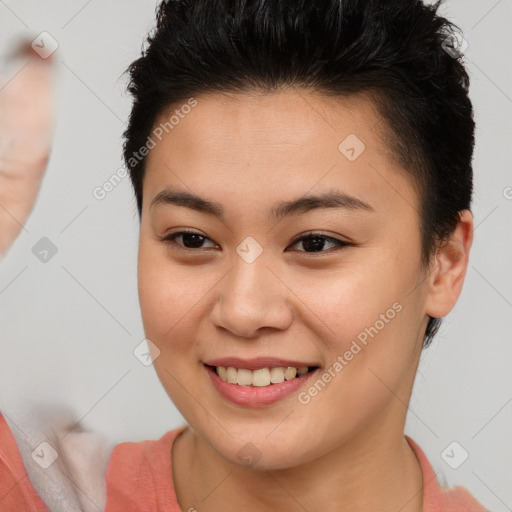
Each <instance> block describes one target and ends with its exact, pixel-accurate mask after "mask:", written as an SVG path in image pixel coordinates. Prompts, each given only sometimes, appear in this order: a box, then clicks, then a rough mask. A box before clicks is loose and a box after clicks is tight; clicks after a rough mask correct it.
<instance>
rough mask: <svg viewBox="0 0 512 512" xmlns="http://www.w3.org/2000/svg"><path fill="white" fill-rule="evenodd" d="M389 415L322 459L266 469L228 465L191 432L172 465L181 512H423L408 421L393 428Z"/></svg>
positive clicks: (180, 443) (180, 444) (176, 449)
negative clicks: (281, 511)
mask: <svg viewBox="0 0 512 512" xmlns="http://www.w3.org/2000/svg"><path fill="white" fill-rule="evenodd" d="M394 414H396V411H395V412H394ZM387 416H388V417H387V418H383V419H382V420H383V421H384V426H383V424H382V423H381V422H375V423H373V424H372V425H371V426H370V427H368V428H366V429H362V430H360V431H359V432H358V433H357V434H356V435H354V436H352V437H351V438H350V439H347V440H346V441H345V442H344V443H342V444H341V445H340V446H338V447H337V448H336V449H335V450H333V451H331V452H329V453H328V454H327V455H325V456H322V457H319V458H317V459H315V460H314V461H311V462H308V463H307V464H303V465H300V466H295V467H291V468H285V469H278V470H268V471H266V470H259V471H258V470H254V469H248V468H244V467H241V466H238V465H236V464H233V463H231V462H230V461H227V460H226V459H224V458H223V457H221V456H220V455H219V454H218V453H217V452H215V451H214V450H213V449H212V448H211V447H210V446H209V445H207V444H206V443H205V442H204V441H203V440H202V439H201V438H200V437H199V436H197V434H196V433H195V432H194V431H192V430H191V429H190V428H189V429H187V431H185V432H184V433H183V434H182V435H181V436H179V438H178V439H177V440H176V441H177V443H176V446H175V447H174V448H173V461H174V462H175V464H173V467H174V468H179V469H178V472H177V473H176V472H174V485H175V489H176V495H177V497H178V501H179V503H180V505H181V508H182V510H190V509H192V510H193V509H194V508H195V509H197V510H200V511H205V512H206V511H221V510H222V511H224V512H231V511H235V510H236V511H238V510H240V509H242V507H243V510H245V511H246V512H252V511H258V512H262V511H273V510H276V509H277V510H279V509H284V510H289V509H290V508H291V507H296V508H297V510H300V509H301V508H302V509H303V510H322V511H325V512H331V511H333V512H334V511H336V512H340V510H342V511H343V512H349V511H350V512H363V511H364V512H367V511H368V510H400V511H401V512H421V511H422V503H423V491H422V488H423V477H422V473H421V468H420V466H419V462H418V460H417V459H416V456H415V454H414V452H413V450H412V448H411V447H410V446H409V444H408V443H407V441H406V439H405V437H404V436H403V426H404V424H403V423H404V421H405V417H404V418H403V421H402V422H400V423H401V424H400V425H396V421H395V422H394V423H395V425H394V427H395V428H393V429H390V428H388V427H390V425H389V423H390V420H391V419H392V418H393V417H394V418H395V420H396V415H394V416H393V415H392V414H388V415H387ZM386 419H387V420H388V421H386ZM375 425H378V427H376V426H375ZM397 427H400V428H397ZM188 475H194V479H193V480H191V479H190V478H189V477H188V478H187V476H188ZM262 489H264V490H265V492H264V493H263V492H262ZM340 506H341V507H342V508H340Z"/></svg>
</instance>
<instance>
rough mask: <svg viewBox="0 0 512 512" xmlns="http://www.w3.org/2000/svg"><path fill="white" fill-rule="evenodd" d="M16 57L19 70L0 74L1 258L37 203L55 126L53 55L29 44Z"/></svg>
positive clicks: (21, 48) (23, 46)
mask: <svg viewBox="0 0 512 512" xmlns="http://www.w3.org/2000/svg"><path fill="white" fill-rule="evenodd" d="M16 56H18V57H21V58H22V59H23V62H20V63H18V65H17V66H16V70H18V69H20V71H19V72H18V73H17V74H14V73H15V72H11V73H9V74H8V75H5V74H4V76H1V77H0V258H1V257H2V256H3V255H4V254H5V253H6V252H7V250H8V248H9V247H10V246H11V245H12V243H13V242H14V240H15V239H16V237H17V236H18V235H19V233H20V232H21V230H22V229H23V226H24V225H25V222H26V221H27V219H28V216H29V214H30V212H31V211H32V208H33V206H34V204H35V201H36V198H37V194H38V192H39V189H40V186H41V181H42V178H43V176H44V172H45V170H46V166H47V164H48V160H49V156H50V149H51V141H52V135H53V129H54V105H53V90H54V76H53V75H54V67H55V64H54V62H55V61H54V59H52V58H49V59H47V60H43V59H41V58H39V57H38V56H37V54H35V53H34V52H33V51H32V50H31V48H30V44H27V45H22V46H20V47H19V49H18V50H17V51H16ZM23 64H24V67H22V66H23Z"/></svg>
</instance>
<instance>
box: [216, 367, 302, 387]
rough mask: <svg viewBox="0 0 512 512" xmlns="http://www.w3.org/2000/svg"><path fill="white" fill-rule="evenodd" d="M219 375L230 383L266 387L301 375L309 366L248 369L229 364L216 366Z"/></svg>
mask: <svg viewBox="0 0 512 512" xmlns="http://www.w3.org/2000/svg"><path fill="white" fill-rule="evenodd" d="M216 372H217V375H218V376H219V377H220V378H221V379H222V380H223V381H224V382H229V383H230V384H238V385H239V386H256V387H265V386H269V385H270V384H280V383H281V382H284V381H285V380H292V379H294V378H295V377H300V376H301V375H304V374H305V373H307V372H308V367H307V366H301V367H299V368H295V367H293V366H288V367H287V368H284V367H275V368H260V369H258V370H254V371H253V370H246V369H245V368H240V369H237V368H233V367H232V366H229V367H227V368H225V367H224V366H217V367H216Z"/></svg>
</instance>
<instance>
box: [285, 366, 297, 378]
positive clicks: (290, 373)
mask: <svg viewBox="0 0 512 512" xmlns="http://www.w3.org/2000/svg"><path fill="white" fill-rule="evenodd" d="M296 376H297V368H294V367H293V366H288V368H286V370H285V371H284V378H285V379H286V380H292V379H294V378H295V377H296Z"/></svg>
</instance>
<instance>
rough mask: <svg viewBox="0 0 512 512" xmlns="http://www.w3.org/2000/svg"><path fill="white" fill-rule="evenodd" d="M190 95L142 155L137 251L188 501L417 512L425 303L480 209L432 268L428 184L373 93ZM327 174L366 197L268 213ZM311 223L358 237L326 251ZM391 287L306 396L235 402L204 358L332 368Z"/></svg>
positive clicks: (446, 283)
mask: <svg viewBox="0 0 512 512" xmlns="http://www.w3.org/2000/svg"><path fill="white" fill-rule="evenodd" d="M196 99H197V101H198V105H197V106H196V107H195V108H194V109H192V111H191V112H190V113H189V114H188V115H187V116H185V118H184V119H181V120H180V122H179V124H177V125H175V126H174V128H173V129H172V130H170V131H169V132H168V133H164V134H163V137H162V140H161V141H159V142H158V144H157V145H156V147H154V148H153V149H152V150H151V151H150V154H149V156H148V159H147V170H146V175H145V177H144V183H143V210H142V217H141V226H140V243H139V265H138V279H139V297H140V305H141V311H142V317H143V322H144V328H145V332H146V336H147V337H148V338H149V339H150V340H151V341H152V342H153V343H154V344H155V345H156V347H158V349H159V351H160V353H159V354H156V353H155V356H156V355H158V357H156V359H155V361H154V366H155V369H156V371H157V374H158V377H159V378H160V380H161V382H162V384H163V386H164V388H165V390H166V392H167V393H168V395H169V397H170V398H171V399H172V401H173V402H174V404H175V405H176V406H177V408H178V409H179V411H180V412H181V414H182V415H183V417H184V418H185V419H186V421H187V423H188V425H189V428H187V430H185V432H184V433H183V434H182V435H180V436H179V437H178V438H177V440H176V442H175V444H174V447H173V454H172V457H173V477H174V485H175V488H176V493H177V497H178V500H179V503H180V506H181V508H182V510H189V509H190V508H192V507H195V508H196V509H197V510H199V511H200V512H203V511H219V510H223V511H231V510H233V511H234V510H240V509H242V510H249V511H252V510H254V511H256V510H257V511H260V512H261V511H266V510H268V511H270V510H276V509H283V510H304V509H305V510H324V511H331V510H332V511H334V510H336V511H339V510H341V508H340V505H341V504H343V508H342V510H344V511H354V512H356V511H357V512H359V511H368V510H377V509H378V510H383V511H390V512H391V511H397V510H401V511H402V512H418V511H421V510H422V500H423V491H422V486H423V483H422V474H421V469H420V467H419V464H418V461H417V459H416V457H415V456H414V453H413V452H412V450H411V448H410V447H409V445H408V443H407V442H406V440H405V438H404V434H403V432H404V424H405V418H406V413H407V405H408V403H409V399H410V395H411V391H412V387H413V383H414V378H415V374H416V369H417V366H418V362H419V357H420V354H421V348H422V342H423V334H424V332H425V328H426V326H427V321H428V315H431V316H434V317H442V316H445V315H446V314H448V313H449V312H450V311H451V309H452V308H453V307H454V305H455V303H456V301H457V299H458V297H459V295H460V292H461V289H462V285H463V281H464V277H465V273H466V269H467V264H468V257H469V250H470V247H471V243H472V238H473V217H472V215H471V213H470V212H469V211H464V212H463V213H462V215H461V219H460V222H459V224H458V225H457V228H456V230H455V232H454V233H453V236H452V239H451V240H450V241H449V242H448V243H447V244H445V245H444V246H443V247H442V248H441V249H440V250H439V251H438V252H437V254H436V255H435V257H434V258H433V259H432V262H431V265H430V267H429V268H428V269H426V268H423V267H422V266H421V263H420V256H421V255H420V231H419V229H420V218H419V213H418V211H419V198H418V196H417V193H416V189H415V187H414V185H413V183H412V182H411V180H410V179H409V178H408V176H407V174H406V173H405V172H404V170H403V169H401V168H400V166H399V165H398V163H397V162H396V161H395V159H394V158H393V155H392V154H391V152H390V151H389V150H388V149H387V146H386V142H385V138H384V136H385V134H386V127H385V126H384V124H383V121H382V120H381V119H380V118H379V115H378V113H377V112H376V111H375V109H374V106H373V103H372V102H371V99H370V98H368V97H365V96H362V95H360V96H352V97H349V98H343V99H341V98H338V99H334V98H326V97H322V96H320V95H319V94H317V93H314V92H312V91H305V90H287V91H280V92H278V93H275V94H267V95H263V94H256V93H238V94H213V93H212V94H205V95H200V96H198V97H197V98H196ZM178 107H179V106H178ZM174 108H176V106H173V109H170V111H172V110H174ZM168 116H169V114H168V113H167V112H163V113H162V115H161V117H160V118H159V119H157V121H156V123H155V126H157V125H158V124H159V123H160V122H165V120H167V119H168ZM349 134H356V135H357V137H358V138H359V139H360V140H362V141H363V142H364V144H365V145H366V150H365V151H364V152H363V153H362V154H361V155H360V156H359V157H358V158H357V159H356V160H355V161H353V162H351V161H349V160H348V159H347V158H346V157H345V156H344V155H343V154H342V153H341V152H340V151H339V150H338V145H339V144H340V142H341V141H343V140H344V139H345V138H346V137H347V136H348V135H349ZM166 187H171V188H173V189H177V190H180V191H187V192H193V193H194V194H196V195H199V196H201V197H203V198H205V199H208V200H211V201H215V202H218V203H220V204H222V205H223V207H224V209H225V218H224V219H222V220H220V219H217V218H214V217H212V216H208V215H206V214H204V213H199V212H197V211H193V210H192V209H189V208H186V207H183V206H176V205H170V204H160V205H157V206H153V207H151V202H152V201H153V199H154V198H155V197H156V196H157V194H158V193H160V192H161V191H162V190H163V189H165V188H166ZM331 189H337V190H339V191H343V192H346V193H348V194H350V195H352V196H355V197H357V198H359V199H362V200H364V201H366V202H367V203H369V204H370V205H371V206H372V207H373V210H374V211H373V212H366V211H350V210H344V209H320V210H314V211H311V212H308V213H305V214H303V215H297V216H294V217H290V218H285V219H283V220H281V221H279V222H277V223H276V222H275V221H269V220H268V219H267V218H266V212H267V210H268V209H269V208H271V207H272V206H274V205H275V204H276V203H278V202H280V201H284V200H292V199H296V198H299V197H301V196H303V195H305V194H306V193H321V192H324V191H328V190H331ZM184 229H188V230H192V231H195V232H196V233H199V234H201V235H203V236H204V237H206V238H205V239H204V242H203V246H202V247H203V248H199V249H189V250H188V251H187V250H186V249H184V248H183V242H184V240H183V238H181V237H179V238H177V239H176V240H175V241H174V243H168V242H165V241H162V238H164V237H166V236H168V235H170V234H172V233H176V232H179V231H183V230H184ZM313 230H314V231H315V232H316V231H321V232H322V233H323V234H324V235H325V236H330V237H332V238H335V239H337V240H340V241H351V242H352V243H353V244H354V245H352V246H346V247H341V248H338V249H332V250H331V248H333V247H334V248H335V247H337V245H335V244H332V243H330V242H329V241H327V240H326V241H325V245H324V250H323V252H320V253H319V252H311V249H310V248H308V247H305V245H304V244H303V242H301V241H298V242H295V240H296V239H297V237H298V236H299V235H305V234H307V233H308V232H309V231H313ZM248 236H251V237H253V238H254V239H255V240H256V241H257V242H258V243H259V245H260V246H261V247H262V249H263V253H262V254H261V255H260V256H259V257H258V258H257V259H256V260H255V261H254V262H252V263H247V262H246V261H245V260H244V259H242V258H241V257H240V256H239V255H238V253H237V252H236V248H237V246H238V245H239V244H240V243H241V242H242V241H243V240H244V239H245V238H246V237H248ZM180 244H181V245H180ZM194 251H195V252H194ZM307 251H309V252H307ZM394 303H399V304H400V305H401V306H402V309H401V311H400V312H399V313H397V314H396V315H395V317H394V318H393V319H392V320H391V321H389V322H388V323H386V324H385V327H384V328H382V329H381V330H380V331H379V332H378V334H377V335H376V336H375V337H374V338H369V341H368V344H367V346H366V347H364V348H363V350H361V351H360V352H359V353H358V354H357V355H356V356H354V358H353V359H352V360H351V361H350V363H349V364H348V365H347V366H346V367H344V369H343V371H341V372H339V373H338V374H337V375H336V377H335V378H333V379H332V381H331V382H330V383H329V385H328V386H327V387H325V388H324V389H323V390H322V391H321V392H319V393H318V395H317V396H315V397H314V398H313V399H312V400H311V401H310V402H309V403H308V404H306V405H304V404H301V403H299V401H298V397H297V393H293V394H292V395H290V396H288V397H287V398H285V399H283V400H281V401H279V402H277V403H275V404H273V405H269V406H264V407H259V408H253V409H250V408H246V407H241V406H237V405H234V404H232V403H230V402H228V401H226V400H225V399H224V398H223V397H222V396H221V395H219V394H218V393H217V391H216V390H215V388H214V387H213V386H212V384H211V382H210V379H209V376H208V374H207V373H206V371H205V368H204V366H203V361H206V360H208V359H213V358H219V357H227V356H238V357H241V358H252V357H257V356H274V357H282V358H284V359H299V360H303V361H310V362H311V364H316V365H318V366H320V367H321V368H323V369H326V368H328V367H330V366H331V365H332V364H333V363H334V361H336V359H337V357H338V356H343V354H344V353H345V352H346V351H347V350H348V349H349V348H350V346H351V344H352V342H353V340H355V339H357V336H358V334H360V333H361V332H363V331H364V330H365V328H367V327H370V326H374V325H375V323H376V321H377V320H379V318H381V317H380V315H381V314H384V313H386V311H387V310H388V309H389V308H391V307H392V305H393V304H394ZM302 391H303V390H302ZM249 442H250V443H252V444H253V445H255V446H256V448H257V450H258V451H259V453H260V454H261V458H260V459H259V460H258V462H257V463H256V464H255V465H254V466H252V467H250V468H248V467H245V466H244V465H243V464H242V463H241V462H240V460H239V459H238V457H237V453H238V451H239V450H240V449H241V448H242V447H243V446H244V445H246V443H249ZM191 474H193V475H194V479H190V478H189V475H191ZM261 489H265V493H262V492H261ZM242 507H243V508H242Z"/></svg>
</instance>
